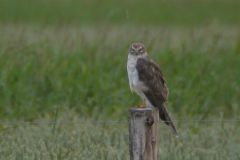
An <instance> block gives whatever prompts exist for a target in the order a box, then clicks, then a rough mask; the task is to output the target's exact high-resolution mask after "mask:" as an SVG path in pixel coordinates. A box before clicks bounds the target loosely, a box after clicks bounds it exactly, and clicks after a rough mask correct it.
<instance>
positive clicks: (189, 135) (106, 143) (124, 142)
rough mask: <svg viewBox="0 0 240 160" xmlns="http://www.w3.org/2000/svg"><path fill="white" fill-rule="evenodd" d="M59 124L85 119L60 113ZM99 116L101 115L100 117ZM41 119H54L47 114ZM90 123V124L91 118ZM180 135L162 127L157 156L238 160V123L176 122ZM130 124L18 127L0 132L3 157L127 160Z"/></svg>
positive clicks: (167, 158)
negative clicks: (53, 130) (174, 134)
mask: <svg viewBox="0 0 240 160" xmlns="http://www.w3.org/2000/svg"><path fill="white" fill-rule="evenodd" d="M59 117H61V118H59V119H58V121H75V122H76V121H84V119H82V118H79V117H78V116H77V115H76V113H75V111H74V110H69V111H68V113H67V114H66V113H64V114H60V115H59ZM100 117H101V116H100ZM41 121H44V122H48V121H53V118H51V116H50V117H49V116H45V118H42V119H41ZM89 121H91V120H89ZM175 125H176V127H177V129H178V133H179V137H178V138H175V137H174V136H172V135H171V132H170V130H169V128H168V127H167V126H166V125H164V124H163V123H160V131H159V139H158V141H159V157H160V159H161V160H169V159H186V160H193V159H196V160H204V159H209V160H215V159H218V160H225V159H239V158H240V153H239V147H240V146H239V141H240V138H239V132H240V129H239V124H236V123H175ZM127 127H128V125H127V123H121V124H111V123H108V124H89V123H87V124H68V125H66V124H61V125H58V124H57V125H56V126H55V132H54V134H53V132H52V129H53V126H52V125H47V124H39V125H18V126H15V128H13V129H12V128H11V129H6V130H4V131H2V130H1V128H0V142H1V143H0V148H1V149H0V159H3V160H4V159H69V160H71V159H89V160H95V159H99V160H112V159H114V160H126V159H129V154H128V149H129V148H128V143H129V139H128V128H127Z"/></svg>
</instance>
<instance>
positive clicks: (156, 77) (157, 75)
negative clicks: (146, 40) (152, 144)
mask: <svg viewBox="0 0 240 160" xmlns="http://www.w3.org/2000/svg"><path fill="white" fill-rule="evenodd" d="M127 71H128V78H129V85H130V89H131V91H132V92H133V91H134V92H136V93H137V94H138V95H139V96H140V97H141V98H142V99H143V100H144V101H145V102H146V105H147V106H149V107H158V108H159V117H160V118H161V119H162V120H163V121H171V118H170V116H169V114H168V111H167V108H166V107H165V105H164V103H165V102H167V99H168V89H167V87H166V84H165V80H164V79H163V75H162V72H161V70H160V68H159V67H158V65H157V64H156V63H155V62H154V61H153V60H152V59H151V58H150V57H149V56H148V55H147V52H146V49H145V47H144V46H143V45H142V44H140V43H134V44H132V45H131V46H130V49H129V55H128V62H127ZM165 123H166V124H167V125H168V126H169V127H170V129H171V131H172V133H173V134H174V135H175V136H177V131H176V129H175V127H174V125H173V123H172V122H165Z"/></svg>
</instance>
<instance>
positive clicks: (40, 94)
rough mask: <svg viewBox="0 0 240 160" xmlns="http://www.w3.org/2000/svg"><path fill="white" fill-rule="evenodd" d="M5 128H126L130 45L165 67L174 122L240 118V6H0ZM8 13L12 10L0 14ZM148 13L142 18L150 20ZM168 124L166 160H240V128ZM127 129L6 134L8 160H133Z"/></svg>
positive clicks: (2, 136) (131, 101)
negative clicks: (175, 133)
mask: <svg viewBox="0 0 240 160" xmlns="http://www.w3.org/2000/svg"><path fill="white" fill-rule="evenodd" d="M0 6H1V9H0V24H1V25H0V75H1V76H0V117H1V118H0V121H1V122H19V121H20V122H22V121H27V122H28V121H34V122H35V121H39V122H49V121H55V120H56V121H73V122H77V121H105V120H107V121H122V120H123V121H126V120H127V108H129V107H132V106H135V105H138V104H140V103H141V102H142V101H141V99H140V98H139V97H138V96H137V95H136V94H132V93H131V92H130V89H129V84H128V77H127V71H126V62H127V54H128V48H129V46H130V45H131V44H132V43H134V42H141V43H143V44H144V45H145V47H146V49H147V52H148V54H149V56H150V57H151V58H152V59H154V61H155V62H156V63H157V64H159V65H160V67H161V69H162V71H163V74H164V77H165V80H166V82H167V87H168V88H169V91H170V94H169V102H168V103H167V104H166V106H167V108H168V110H169V112H170V114H171V117H172V119H173V120H208V119H218V120H221V119H238V118H239V114H240V110H239V106H240V72H239V68H240V30H239V15H240V13H239V8H240V3H239V2H238V1H231V2H229V1H218V2H217V1H198V0H196V1H187V0H181V1H174V0H173V1H159V2H157V1H148V2H146V1H143V0H140V1H138V5H136V1H109V0H105V1H88V2H85V1H74V0H70V1H67V0H60V1H55V0H52V1H47V0H42V1H38V0H37V1H30V0H22V1H15V0H10V1H0ZM2 6H4V7H2ZM143 11H144V12H143ZM175 125H176V128H177V131H178V133H179V138H174V137H173V136H172V135H171V133H170V130H169V128H168V127H167V126H165V125H163V124H162V123H160V131H159V153H160V155H161V159H189V160H191V159H198V160H200V159H213V160H215V159H224V160H225V159H239V157H240V155H239V153H238V148H239V147H240V146H239V136H238V135H239V124H238V123H175ZM127 127H128V125H127V123H126V124H125V123H124V124H69V125H62V124H61V125H59V124H57V125H46V124H45V125H43V124H42V125H0V159H79V157H80V159H105V160H107V159H109V160H110V159H111V160H112V159H123V160H124V159H129V154H128V129H127Z"/></svg>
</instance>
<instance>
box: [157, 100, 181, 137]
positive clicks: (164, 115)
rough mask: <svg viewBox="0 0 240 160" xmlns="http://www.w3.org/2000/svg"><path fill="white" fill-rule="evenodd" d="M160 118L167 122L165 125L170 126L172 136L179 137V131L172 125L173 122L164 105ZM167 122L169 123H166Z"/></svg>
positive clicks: (160, 111)
mask: <svg viewBox="0 0 240 160" xmlns="http://www.w3.org/2000/svg"><path fill="white" fill-rule="evenodd" d="M159 117H160V118H161V119H162V120H163V121H165V122H164V123H165V124H166V125H168V126H169V127H170V129H171V131H172V134H174V135H175V136H176V137H178V134H177V131H176V129H175V127H174V125H173V123H172V120H171V118H170V116H169V114H168V111H167V108H166V106H165V105H164V104H163V105H162V107H161V108H159ZM166 121H167V122H166Z"/></svg>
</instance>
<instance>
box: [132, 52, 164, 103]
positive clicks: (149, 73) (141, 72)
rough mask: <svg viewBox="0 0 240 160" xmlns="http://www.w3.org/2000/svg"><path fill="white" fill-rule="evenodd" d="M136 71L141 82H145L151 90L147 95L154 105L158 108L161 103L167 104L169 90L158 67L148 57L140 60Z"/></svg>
mask: <svg viewBox="0 0 240 160" xmlns="http://www.w3.org/2000/svg"><path fill="white" fill-rule="evenodd" d="M136 69H137V71H138V77H139V80H140V81H143V82H144V84H145V85H146V86H147V87H148V88H149V89H148V90H147V91H146V93H145V94H148V95H149V96H150V97H148V98H149V99H150V101H151V103H152V105H153V106H155V107H158V105H159V103H161V105H162V104H163V103H164V102H167V98H168V89H167V87H166V85H165V80H164V79H163V75H162V72H161V70H160V68H159V67H158V65H157V64H156V63H154V62H153V60H151V59H150V58H149V57H148V56H146V57H144V58H138V60H137V64H136ZM148 92H149V93H148ZM156 101H157V102H156Z"/></svg>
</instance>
